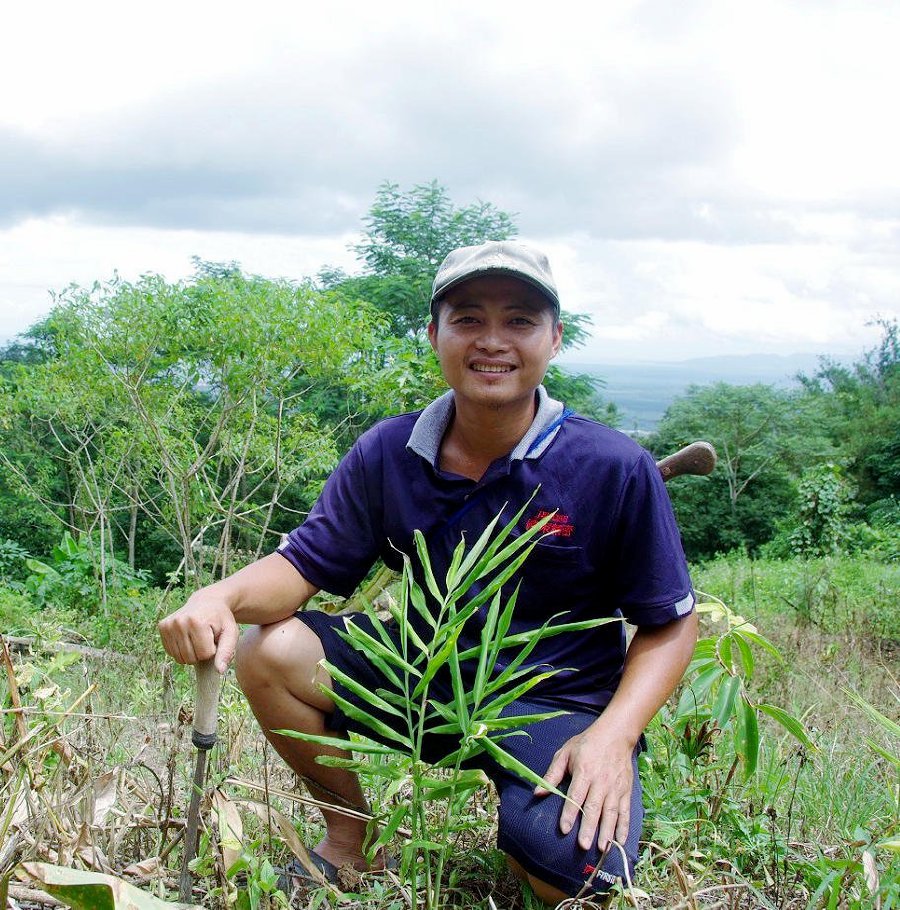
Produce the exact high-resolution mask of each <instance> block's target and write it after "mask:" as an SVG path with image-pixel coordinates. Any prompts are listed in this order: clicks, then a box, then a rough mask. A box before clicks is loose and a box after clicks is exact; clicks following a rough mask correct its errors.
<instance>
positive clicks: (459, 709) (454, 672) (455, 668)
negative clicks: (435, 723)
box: [450, 649, 469, 732]
mask: <svg viewBox="0 0 900 910" xmlns="http://www.w3.org/2000/svg"><path fill="white" fill-rule="evenodd" d="M450 681H451V683H452V685H453V706H454V708H455V709H456V718H457V721H458V722H459V725H460V727H461V728H462V730H463V732H465V731H466V730H468V729H469V704H468V700H467V692H466V687H465V685H464V684H463V680H462V672H461V670H460V666H459V654H458V653H457V651H456V649H454V650H452V651H451V652H450Z"/></svg>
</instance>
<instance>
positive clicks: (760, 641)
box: [739, 629, 784, 663]
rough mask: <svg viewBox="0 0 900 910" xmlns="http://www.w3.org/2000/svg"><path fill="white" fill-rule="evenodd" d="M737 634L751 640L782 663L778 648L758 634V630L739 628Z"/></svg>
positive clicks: (782, 659)
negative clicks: (751, 630)
mask: <svg viewBox="0 0 900 910" xmlns="http://www.w3.org/2000/svg"><path fill="white" fill-rule="evenodd" d="M739 634H740V636H741V637H742V638H745V639H747V641H752V642H753V644H755V645H759V647H761V648H763V649H764V650H766V651H768V652H769V654H771V655H772V657H774V658H776V659H777V660H779V661H781V662H782V663H784V658H783V657H782V656H781V651H779V650H778V648H776V647H775V645H773V644H772V642H770V641H769V639H768V638H765V637H763V636H762V635H760V634H759V632H750V631H748V630H747V629H741V630H740V633H739Z"/></svg>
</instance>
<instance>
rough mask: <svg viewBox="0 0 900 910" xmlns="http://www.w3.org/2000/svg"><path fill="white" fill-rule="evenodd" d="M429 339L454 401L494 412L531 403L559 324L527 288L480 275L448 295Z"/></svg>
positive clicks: (556, 342)
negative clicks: (455, 399)
mask: <svg viewBox="0 0 900 910" xmlns="http://www.w3.org/2000/svg"><path fill="white" fill-rule="evenodd" d="M428 338H429V340H430V341H431V346H432V347H433V348H434V351H435V353H436V354H437V356H438V360H439V361H440V364H441V370H442V371H443V373H444V378H445V379H446V380H447V383H448V384H449V385H450V388H452V389H453V390H454V392H455V393H456V397H457V402H458V403H459V404H462V403H463V402H465V403H468V404H474V405H478V406H486V407H490V408H492V409H499V408H503V407H506V406H509V405H515V404H522V403H524V402H526V401H528V402H531V401H533V396H534V390H535V389H536V388H537V386H538V385H539V384H540V382H541V380H542V379H543V378H544V373H545V372H546V371H547V365H548V364H549V363H550V360H551V358H552V357H554V356H555V355H556V353H557V352H558V351H559V347H560V343H561V342H562V323H561V322H558V321H556V318H555V313H554V311H553V309H552V308H551V306H550V304H549V303H548V301H547V299H546V298H545V297H544V295H543V294H541V292H540V291H538V290H537V289H536V288H534V287H532V286H531V285H530V284H528V283H526V282H524V281H520V280H519V279H518V278H512V277H510V276H507V275H485V276H483V277H479V278H471V279H469V280H468V281H466V282H464V283H463V284H461V285H459V286H458V287H455V288H453V289H452V290H450V291H448V292H447V294H446V295H445V296H444V298H443V299H442V300H441V303H440V310H439V314H438V322H437V325H436V324H435V323H434V322H432V323H431V324H430V325H429V326H428Z"/></svg>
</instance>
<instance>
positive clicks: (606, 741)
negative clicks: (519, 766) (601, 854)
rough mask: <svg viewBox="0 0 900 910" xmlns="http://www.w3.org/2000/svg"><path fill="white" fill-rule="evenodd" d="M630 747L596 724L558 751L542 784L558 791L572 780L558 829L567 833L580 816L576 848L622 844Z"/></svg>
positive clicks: (627, 818) (539, 792) (542, 790)
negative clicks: (566, 779) (595, 844)
mask: <svg viewBox="0 0 900 910" xmlns="http://www.w3.org/2000/svg"><path fill="white" fill-rule="evenodd" d="M632 752H633V745H629V743H628V742H627V741H626V740H623V738H622V737H621V736H613V735H612V734H611V733H610V732H609V731H607V730H605V729H603V727H602V726H601V722H599V721H598V722H595V723H594V724H592V725H591V726H590V727H588V728H587V730H585V731H584V733H581V734H579V735H578V736H573V737H572V738H571V739H569V740H567V741H566V742H565V743H563V745H562V747H561V748H560V749H559V750H557V752H556V754H555V755H554V756H553V761H551V762H550V767H549V768H547V773H546V774H545V775H544V780H545V781H546V782H547V783H548V784H549V785H550V786H552V787H557V788H558V787H559V785H560V784H561V783H562V782H563V780H565V778H566V777H569V778H571V780H570V782H569V787H568V793H567V796H568V798H567V799H566V801H565V802H564V804H563V810H562V813H561V814H560V817H559V828H560V831H562V833H563V834H568V833H569V832H570V831H571V830H572V828H573V827H574V825H575V822H576V820H577V818H578V815H579V813H581V827H580V829H579V831H578V845H579V846H580V847H581V848H582V849H584V850H589V849H590V848H591V847H592V846H593V845H594V842H595V840H596V842H597V843H599V845H600V849H601V850H603V849H605V848H606V846H607V844H608V843H609V841H610V840H615V841H617V842H618V843H620V844H624V843H625V841H626V839H627V838H628V826H629V824H630V823H631V790H632V786H633V784H634V771H633V769H632V763H631V756H632ZM549 792H550V791H549V790H548V789H547V788H546V787H536V788H535V791H534V793H535V796H546V795H547V794H548V793H549Z"/></svg>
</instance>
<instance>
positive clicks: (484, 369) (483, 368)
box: [471, 363, 513, 373]
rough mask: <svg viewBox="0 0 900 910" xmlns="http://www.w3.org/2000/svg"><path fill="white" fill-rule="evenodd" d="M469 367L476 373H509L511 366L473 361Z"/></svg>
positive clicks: (511, 369)
mask: <svg viewBox="0 0 900 910" xmlns="http://www.w3.org/2000/svg"><path fill="white" fill-rule="evenodd" d="M471 369H473V370H475V372H476V373H511V372H512V371H513V367H511V366H508V365H503V364H499V363H473V364H472V366H471Z"/></svg>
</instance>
